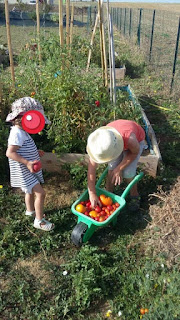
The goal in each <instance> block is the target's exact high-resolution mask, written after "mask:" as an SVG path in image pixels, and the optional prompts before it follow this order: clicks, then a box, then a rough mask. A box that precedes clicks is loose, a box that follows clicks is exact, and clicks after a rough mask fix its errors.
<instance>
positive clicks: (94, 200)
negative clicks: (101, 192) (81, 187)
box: [87, 159, 101, 208]
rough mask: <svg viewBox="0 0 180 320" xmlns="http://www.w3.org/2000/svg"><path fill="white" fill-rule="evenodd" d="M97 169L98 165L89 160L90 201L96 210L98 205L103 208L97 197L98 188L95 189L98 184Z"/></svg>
mask: <svg viewBox="0 0 180 320" xmlns="http://www.w3.org/2000/svg"><path fill="white" fill-rule="evenodd" d="M96 167H97V164H96V163H95V162H94V161H93V160H92V159H89V164H88V176H87V177H88V192H89V200H90V202H91V206H92V208H94V207H95V206H96V205H97V204H99V206H100V207H101V202H100V200H99V198H98V196H97V195H96V188H95V183H96Z"/></svg>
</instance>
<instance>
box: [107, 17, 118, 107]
mask: <svg viewBox="0 0 180 320" xmlns="http://www.w3.org/2000/svg"><path fill="white" fill-rule="evenodd" d="M109 20H110V39H111V64H112V86H113V103H114V104H115V103H116V75H115V56H114V39H113V24H112V17H111V16H110V15H109Z"/></svg>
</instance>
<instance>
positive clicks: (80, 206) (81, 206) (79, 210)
mask: <svg viewBox="0 0 180 320" xmlns="http://www.w3.org/2000/svg"><path fill="white" fill-rule="evenodd" d="M76 211H78V212H80V213H84V212H86V207H85V206H83V204H80V203H79V204H77V206H76Z"/></svg>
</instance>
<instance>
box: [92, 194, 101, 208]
mask: <svg viewBox="0 0 180 320" xmlns="http://www.w3.org/2000/svg"><path fill="white" fill-rule="evenodd" d="M89 200H90V202H91V207H92V208H95V207H96V206H97V205H99V206H100V208H101V206H102V204H101V201H100V200H99V198H98V196H97V195H96V194H94V193H93V194H90V195H89Z"/></svg>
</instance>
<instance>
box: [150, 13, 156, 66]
mask: <svg viewBox="0 0 180 320" xmlns="http://www.w3.org/2000/svg"><path fill="white" fill-rule="evenodd" d="M155 15H156V10H154V11H153V20H152V30H151V44H150V52H149V61H151V55H152V44H153V36H154V23H155Z"/></svg>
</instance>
